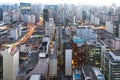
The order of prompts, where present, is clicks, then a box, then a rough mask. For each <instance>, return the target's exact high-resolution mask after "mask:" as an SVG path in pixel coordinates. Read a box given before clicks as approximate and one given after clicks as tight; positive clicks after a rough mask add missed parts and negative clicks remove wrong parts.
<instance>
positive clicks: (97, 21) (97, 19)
mask: <svg viewBox="0 0 120 80" xmlns="http://www.w3.org/2000/svg"><path fill="white" fill-rule="evenodd" d="M94 24H95V25H100V19H99V18H97V17H95V22H94Z"/></svg>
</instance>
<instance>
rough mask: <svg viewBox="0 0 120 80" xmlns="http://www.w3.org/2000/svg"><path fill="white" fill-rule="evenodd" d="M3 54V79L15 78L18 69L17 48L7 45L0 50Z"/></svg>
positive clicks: (10, 79) (11, 79)
mask: <svg viewBox="0 0 120 80" xmlns="http://www.w3.org/2000/svg"><path fill="white" fill-rule="evenodd" d="M0 52H1V54H2V55H3V80H15V78H16V75H17V73H18V71H19V50H18V48H17V47H9V48H6V49H4V50H2V51H0Z"/></svg>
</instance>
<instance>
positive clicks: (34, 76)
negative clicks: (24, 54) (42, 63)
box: [29, 74, 41, 80]
mask: <svg viewBox="0 0 120 80" xmlns="http://www.w3.org/2000/svg"><path fill="white" fill-rule="evenodd" d="M40 78H41V76H40V74H32V75H31V76H30V79H29V80H40Z"/></svg>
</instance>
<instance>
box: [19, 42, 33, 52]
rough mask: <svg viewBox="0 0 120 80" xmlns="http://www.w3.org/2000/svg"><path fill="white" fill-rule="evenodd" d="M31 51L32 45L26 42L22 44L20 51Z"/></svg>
mask: <svg viewBox="0 0 120 80" xmlns="http://www.w3.org/2000/svg"><path fill="white" fill-rule="evenodd" d="M29 51H31V46H30V45H26V44H23V45H20V52H29Z"/></svg>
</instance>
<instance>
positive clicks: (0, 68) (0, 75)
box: [0, 54, 3, 80]
mask: <svg viewBox="0 0 120 80" xmlns="http://www.w3.org/2000/svg"><path fill="white" fill-rule="evenodd" d="M0 80H3V56H2V55H1V54H0Z"/></svg>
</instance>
